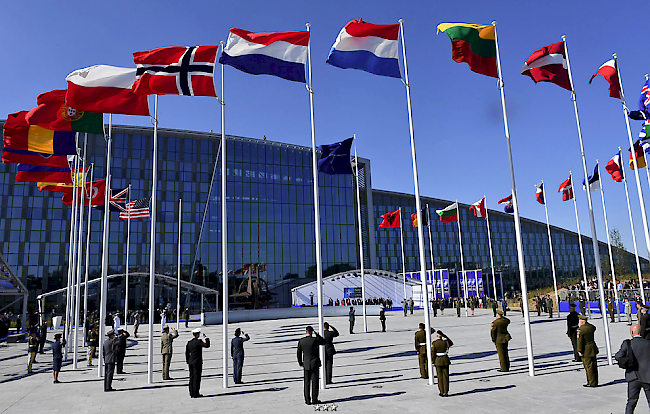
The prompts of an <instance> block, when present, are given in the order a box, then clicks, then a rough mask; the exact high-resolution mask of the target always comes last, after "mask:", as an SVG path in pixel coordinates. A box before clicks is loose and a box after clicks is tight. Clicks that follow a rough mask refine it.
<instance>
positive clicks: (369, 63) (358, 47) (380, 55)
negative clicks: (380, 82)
mask: <svg viewBox="0 0 650 414" xmlns="http://www.w3.org/2000/svg"><path fill="white" fill-rule="evenodd" d="M398 36H399V24H372V23H368V22H364V21H363V20H362V19H359V20H352V21H351V22H349V23H348V24H346V25H345V27H343V29H341V32H340V33H339V36H338V37H337V38H336V41H335V42H334V45H333V46H332V49H331V50H330V54H329V56H328V57H327V61H326V63H329V64H330V65H332V66H336V67H339V68H341V69H360V70H364V71H366V72H370V73H374V74H375V75H380V76H389V77H392V78H401V77H402V74H401V73H400V70H399V60H398V57H399V56H398V53H399V45H398V42H397V39H398Z"/></svg>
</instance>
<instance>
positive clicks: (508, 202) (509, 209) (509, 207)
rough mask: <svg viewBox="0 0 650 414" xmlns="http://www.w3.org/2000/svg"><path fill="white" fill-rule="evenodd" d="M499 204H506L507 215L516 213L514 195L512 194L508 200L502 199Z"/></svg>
mask: <svg viewBox="0 0 650 414" xmlns="http://www.w3.org/2000/svg"><path fill="white" fill-rule="evenodd" d="M499 204H505V206H504V207H503V211H505V212H506V213H514V212H515V208H514V207H513V206H512V194H510V195H509V196H508V197H506V198H502V199H501V200H499Z"/></svg>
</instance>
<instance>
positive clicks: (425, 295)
mask: <svg viewBox="0 0 650 414" xmlns="http://www.w3.org/2000/svg"><path fill="white" fill-rule="evenodd" d="M399 30H400V34H401V35H402V36H401V37H402V54H403V58H404V86H406V101H407V107H408V113H409V132H410V134H411V158H412V160H413V184H414V187H415V214H417V218H418V248H419V253H420V274H421V278H420V279H421V281H422V301H423V302H424V325H425V329H426V338H427V346H426V348H427V364H428V365H427V366H428V367H429V369H428V371H429V385H433V372H430V371H431V369H432V366H433V365H432V355H431V346H430V345H431V316H430V315H429V306H428V304H429V291H428V289H427V261H426V258H425V255H424V230H423V229H422V200H420V184H419V182H418V163H417V159H416V156H415V134H414V131H413V108H412V105H411V83H410V82H409V70H408V65H407V64H406V42H405V40H404V20H403V19H399ZM401 221H402V214H401V212H400V224H401ZM405 276H406V274H405Z"/></svg>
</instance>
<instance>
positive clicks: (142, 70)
mask: <svg viewBox="0 0 650 414" xmlns="http://www.w3.org/2000/svg"><path fill="white" fill-rule="evenodd" d="M218 49H219V46H170V47H163V48H160V49H154V50H148V51H144V52H135V53H134V54H133V61H134V62H135V65H136V66H137V71H136V81H135V83H133V87H132V89H133V92H135V93H137V94H142V95H153V94H157V95H185V96H217V93H216V91H215V89H214V62H215V59H216V57H217V50H218Z"/></svg>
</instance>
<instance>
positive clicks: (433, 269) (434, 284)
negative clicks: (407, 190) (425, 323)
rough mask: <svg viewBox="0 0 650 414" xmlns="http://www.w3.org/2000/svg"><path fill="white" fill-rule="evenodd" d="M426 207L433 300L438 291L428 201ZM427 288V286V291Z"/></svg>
mask: <svg viewBox="0 0 650 414" xmlns="http://www.w3.org/2000/svg"><path fill="white" fill-rule="evenodd" d="M426 208H427V230H428V231H429V257H430V258H431V293H433V298H434V300H435V299H438V292H437V290H436V265H435V263H434V261H433V239H432V237H431V214H429V204H428V203H427V204H426ZM418 224H419V223H418ZM441 288H442V286H441ZM428 289H429V288H428V287H427V292H428ZM426 306H429V304H428V303H427V304H426Z"/></svg>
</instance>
